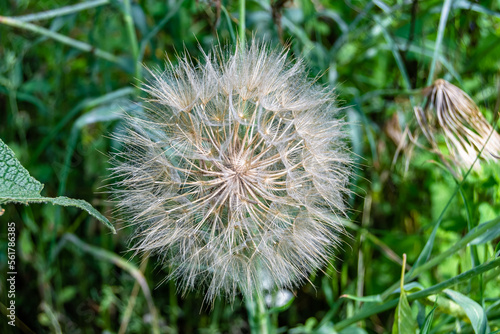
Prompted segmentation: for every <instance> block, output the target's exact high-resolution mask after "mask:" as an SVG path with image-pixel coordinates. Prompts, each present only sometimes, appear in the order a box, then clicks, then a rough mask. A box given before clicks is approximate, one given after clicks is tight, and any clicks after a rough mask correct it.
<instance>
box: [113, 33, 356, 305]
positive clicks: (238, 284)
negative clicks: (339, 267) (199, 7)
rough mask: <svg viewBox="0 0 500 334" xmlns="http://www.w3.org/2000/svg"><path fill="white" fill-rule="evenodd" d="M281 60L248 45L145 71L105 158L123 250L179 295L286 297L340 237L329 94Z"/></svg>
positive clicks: (344, 178) (342, 147)
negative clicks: (128, 233)
mask: <svg viewBox="0 0 500 334" xmlns="http://www.w3.org/2000/svg"><path fill="white" fill-rule="evenodd" d="M287 56H288V55H287V51H286V50H283V51H276V50H270V49H269V48H268V47H267V46H266V45H264V44H260V43H258V42H256V41H252V42H251V44H250V45H248V46H245V47H237V48H236V51H235V52H229V51H228V52H222V51H220V50H219V51H217V50H214V51H213V53H212V54H205V55H204V59H203V61H201V62H200V63H198V64H196V65H194V64H193V63H192V62H191V61H190V60H189V59H188V58H187V57H185V58H182V59H179V65H177V66H173V65H172V64H170V63H168V64H167V69H166V70H165V71H163V72H155V71H152V72H151V74H152V79H151V81H150V82H149V83H148V84H147V85H146V86H145V88H144V90H145V91H146V92H147V93H148V94H149V96H150V97H149V99H148V100H147V101H146V102H145V105H144V112H143V113H142V114H135V115H130V116H128V117H127V119H126V122H127V126H126V131H125V132H124V133H123V134H119V135H117V136H116V138H117V139H118V140H119V141H120V142H122V144H123V149H122V150H121V151H120V152H118V153H116V154H115V155H114V156H113V159H112V162H113V165H114V167H113V168H112V171H113V175H114V176H115V177H117V178H118V181H117V182H116V183H115V185H114V191H113V192H114V196H115V198H116V200H117V201H118V209H119V210H120V211H121V212H123V213H124V215H125V217H127V218H126V219H127V221H129V222H130V224H132V225H135V226H136V228H137V230H136V231H137V232H136V235H135V238H134V241H135V246H134V249H135V250H136V251H137V252H148V253H152V254H157V255H159V256H160V257H162V259H163V260H164V262H165V264H166V265H168V266H169V267H172V268H174V269H173V272H172V273H171V274H170V276H169V277H168V279H177V281H178V286H179V287H180V289H181V290H182V291H183V292H187V291H189V290H192V289H199V288H200V287H202V286H205V289H206V300H207V301H211V300H213V299H214V298H215V297H216V296H218V295H224V296H226V297H228V298H229V299H233V298H234V297H235V295H236V294H238V292H239V291H240V292H242V293H243V294H244V295H249V294H251V293H252V291H253V290H255V289H256V288H257V287H258V286H259V285H260V284H259V282H260V281H262V279H263V277H265V278H266V280H270V282H271V285H272V286H273V287H275V288H293V287H296V286H298V285H300V284H301V283H303V282H304V281H307V280H308V277H309V275H310V274H311V272H314V271H315V270H318V269H320V268H321V267H323V266H324V265H325V264H326V263H328V261H329V259H330V257H331V256H332V255H333V253H334V251H335V249H336V247H337V246H338V244H339V237H338V236H339V234H340V233H343V231H344V230H343V226H342V224H341V217H342V216H344V215H345V212H346V207H345V204H344V200H343V198H344V197H345V195H346V194H347V193H348V192H349V190H348V180H349V174H350V165H351V157H350V153H349V151H348V149H347V148H346V143H345V133H344V130H343V128H344V121H343V120H342V119H340V118H337V117H338V112H339V109H338V108H337V107H336V104H335V97H334V96H333V95H332V92H331V91H330V90H328V89H327V88H324V87H322V86H320V85H318V84H316V83H314V82H311V81H310V80H309V79H308V78H307V73H306V72H305V69H304V66H303V64H302V62H301V61H300V60H298V61H296V62H295V63H291V62H290V61H288V60H287Z"/></svg>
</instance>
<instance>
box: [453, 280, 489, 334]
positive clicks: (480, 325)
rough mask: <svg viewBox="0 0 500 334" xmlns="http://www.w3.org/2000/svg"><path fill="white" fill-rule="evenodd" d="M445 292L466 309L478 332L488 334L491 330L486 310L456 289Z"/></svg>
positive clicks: (478, 333)
mask: <svg viewBox="0 0 500 334" xmlns="http://www.w3.org/2000/svg"><path fill="white" fill-rule="evenodd" d="M444 293H446V294H447V295H448V297H450V298H451V299H453V301H454V302H455V303H457V304H458V305H460V307H462V308H463V309H464V311H465V313H466V314H467V317H468V318H469V320H470V323H471V325H472V328H473V329H474V332H475V333H476V334H486V333H489V332H490V327H489V326H488V318H487V317H486V312H485V311H484V309H483V308H482V307H481V306H480V305H479V304H478V303H476V302H475V301H473V300H472V299H470V298H469V297H467V296H464V295H463V294H461V293H460V292H457V291H454V290H449V289H446V290H444Z"/></svg>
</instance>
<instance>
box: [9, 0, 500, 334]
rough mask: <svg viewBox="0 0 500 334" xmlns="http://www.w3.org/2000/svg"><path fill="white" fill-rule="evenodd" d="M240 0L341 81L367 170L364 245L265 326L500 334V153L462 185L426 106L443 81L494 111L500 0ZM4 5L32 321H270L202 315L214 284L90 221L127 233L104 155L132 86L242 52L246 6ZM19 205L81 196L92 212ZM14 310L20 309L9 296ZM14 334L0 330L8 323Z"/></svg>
mask: <svg viewBox="0 0 500 334" xmlns="http://www.w3.org/2000/svg"><path fill="white" fill-rule="evenodd" d="M245 3H246V8H245V17H246V20H245V32H246V37H247V38H249V37H250V36H251V35H255V36H256V37H257V38H262V39H266V40H268V41H269V43H271V44H272V45H279V44H280V43H288V44H290V48H291V51H292V54H294V55H296V56H301V57H304V58H305V60H306V63H307V66H308V67H309V72H310V75H311V77H316V78H317V80H318V81H319V82H320V83H322V84H325V85H330V86H332V87H336V88H337V89H336V93H337V94H338V96H339V103H340V105H341V106H343V107H344V108H345V117H346V119H347V120H348V121H349V128H348V129H346V130H347V131H348V132H349V135H350V137H351V143H352V150H353V152H354V153H355V154H356V159H357V162H358V163H359V166H358V168H357V169H356V176H354V177H353V180H352V184H353V186H352V190H353V191H354V192H355V193H356V194H357V195H356V196H352V198H350V199H348V201H349V203H350V205H351V207H352V210H351V211H350V212H349V214H348V215H349V217H346V218H348V219H346V230H347V232H348V233H349V234H350V236H349V237H345V239H344V240H343V243H342V245H341V247H339V252H338V256H337V257H336V258H332V259H331V261H330V262H331V263H330V265H329V266H328V267H327V268H325V270H324V272H318V273H316V274H315V275H312V276H311V277H308V283H307V284H305V285H304V286H303V287H302V288H300V289H296V290H294V291H288V293H289V294H290V295H292V296H293V298H291V299H289V300H287V301H286V302H284V304H276V305H274V304H272V303H271V305H270V307H269V310H267V311H268V312H267V315H268V316H269V325H270V327H272V329H274V330H275V331H276V332H277V333H285V332H289V333H343V334H346V333H370V334H372V333H389V332H391V331H392V330H393V328H396V329H398V332H402V331H404V330H408V326H410V327H411V328H416V327H414V326H415V323H418V325H419V328H420V329H421V330H420V333H457V332H461V333H484V332H488V331H491V332H493V333H495V332H499V330H500V311H499V310H500V308H499V306H500V298H499V296H500V288H499V287H500V267H499V266H500V257H499V256H500V255H499V253H500V239H499V238H500V228H499V226H500V223H499V221H500V218H499V217H500V164H498V163H490V164H486V163H484V162H483V161H482V160H481V159H479V160H478V161H477V162H476V164H478V165H479V168H478V169H475V170H471V171H470V173H469V174H466V172H467V171H463V173H462V174H461V175H460V178H459V179H456V178H455V177H454V176H453V175H452V174H451V173H450V172H449V171H448V169H447V168H446V167H444V165H443V163H442V161H440V159H439V157H438V156H437V155H436V154H434V153H432V152H429V151H428V150H427V149H426V147H428V144H427V142H426V141H425V140H422V139H423V136H422V135H420V138H417V137H418V125H417V123H416V120H415V117H414V114H413V107H415V106H419V105H420V106H422V105H424V104H425V100H424V99H423V98H422V96H421V94H420V90H421V89H422V88H424V87H425V86H426V85H427V84H428V83H431V82H433V81H434V80H435V79H437V78H444V79H446V80H448V81H450V82H452V83H453V84H455V85H457V86H458V87H460V88H461V89H463V90H464V91H465V92H467V93H468V94H469V95H470V96H471V97H472V98H473V99H474V100H475V102H476V103H477V104H478V105H479V106H480V109H481V111H482V112H483V113H484V115H485V116H486V118H487V119H488V121H489V122H490V123H492V124H494V123H495V122H496V119H497V114H498V110H497V109H496V108H497V107H496V106H497V105H498V104H497V103H498V100H499V93H498V84H497V81H498V71H499V69H500V61H499V60H498V51H499V47H500V43H499V41H500V21H499V20H500V4H499V3H498V1H493V0H485V1H470V0H469V1H468V0H454V1H448V0H446V1H444V0H443V1H439V0H429V1H389V0H383V1H381V0H376V1H371V0H358V1H349V0H348V1H329V0H318V1H311V0H288V1H279V0H270V1H267V0H246V1H245ZM0 15H1V16H0V133H1V136H2V140H3V141H4V142H5V143H7V144H8V145H9V147H10V149H9V148H7V146H6V145H5V144H4V143H1V145H2V146H1V148H2V159H1V161H2V163H6V162H7V160H8V161H13V162H12V163H13V165H12V166H16V167H15V168H14V170H15V172H14V173H10V172H9V173H10V174H6V172H7V169H6V168H7V167H6V165H2V166H1V167H0V168H2V169H1V170H2V173H1V174H2V175H3V176H2V177H3V179H2V180H0V181H1V182H0V193H2V195H1V196H2V198H1V200H0V202H1V203H2V207H3V209H5V212H3V214H2V215H1V216H0V219H1V221H2V222H15V224H16V247H17V248H16V249H17V254H16V255H17V257H16V264H17V272H18V275H17V280H18V281H17V282H16V284H18V286H19V287H21V286H22V289H21V288H19V289H18V290H17V291H16V305H18V307H17V316H18V318H19V319H20V320H22V321H23V323H24V324H25V325H26V326H27V327H29V328H30V329H31V330H33V331H35V332H37V333H44V332H58V331H61V332H63V333H73V332H81V333H95V332H109V333H125V332H128V333H149V332H152V331H155V332H161V333H197V332H198V333H233V332H248V331H249V329H250V326H251V325H255V323H257V322H258V321H254V322H255V323H254V324H251V322H252V319H249V318H248V315H247V313H246V311H245V305H243V304H242V303H238V302H236V303H235V304H233V305H229V304H227V303H226V302H225V301H224V300H217V301H215V303H214V305H213V309H212V310H205V309H200V308H201V304H202V300H201V299H202V297H201V296H202V295H199V294H197V293H196V292H193V293H188V294H186V295H185V296H182V297H181V296H180V295H177V291H176V287H175V284H174V283H173V282H163V279H164V277H165V276H166V275H167V272H169V270H171V269H170V268H162V266H161V259H158V258H151V259H149V261H147V260H146V259H140V258H134V257H132V255H133V254H131V253H130V252H129V247H128V241H129V237H130V235H131V231H130V228H128V227H126V226H127V224H123V225H121V226H123V227H122V228H117V234H110V233H109V231H108V230H107V229H104V228H103V225H102V224H100V223H99V222H98V220H97V219H95V218H98V219H101V220H102V221H103V222H108V224H109V221H111V222H112V225H113V226H120V221H119V220H118V219H117V218H116V217H114V216H113V215H112V213H111V212H112V210H113V204H112V203H109V202H108V201H107V194H106V193H105V192H103V187H104V189H105V186H106V184H107V182H108V181H107V178H108V177H109V171H108V170H107V168H108V164H107V160H108V158H107V154H108V152H110V151H113V150H115V149H119V147H118V145H119V144H118V143H117V142H116V141H114V140H113V139H112V138H113V134H114V133H116V132H119V131H122V130H121V121H120V118H121V115H122V114H123V112H127V111H128V110H130V109H132V108H141V102H140V101H141V96H142V93H141V91H140V89H138V88H137V87H138V86H140V82H141V81H143V80H147V79H148V73H147V71H145V70H144V69H143V68H142V67H141V66H140V64H141V63H144V64H145V65H147V66H149V67H157V66H160V67H161V66H163V63H164V61H165V57H166V58H168V59H169V60H170V61H172V62H174V63H175V62H176V59H175V55H176V53H182V52H183V51H184V50H187V51H189V53H190V54H192V55H194V57H195V58H197V59H200V58H201V57H202V51H201V49H203V50H208V49H209V48H210V47H211V46H212V45H213V44H214V43H216V42H217V40H220V41H221V42H222V43H223V44H228V43H234V42H235V41H236V39H237V38H238V31H239V28H240V29H241V28H242V27H241V25H240V26H239V27H238V24H239V23H240V22H241V21H240V8H239V4H238V2H237V1H234V2H233V1H228V0H222V1H196V0H180V1H159V0H136V1H132V0H123V1H115V0H89V1H70V0H64V1H55V0H47V1H34V0H7V1H0ZM496 123H498V122H496ZM496 123H495V125H496V126H498V124H496ZM409 134H411V139H410V138H409ZM401 138H406V142H401ZM440 140H444V138H440ZM412 141H416V142H417V143H418V145H412V144H411V143H412ZM442 143H444V141H442ZM441 148H442V154H443V155H445V156H446V154H447V149H446V147H445V145H442V147H441ZM11 149H12V151H11ZM13 152H15V156H16V157H17V158H18V159H19V161H22V162H23V166H24V167H26V169H24V168H23V167H22V166H21V165H20V164H19V162H18V160H17V159H15V158H14V153H13ZM438 161H439V162H438ZM27 170H29V171H30V173H31V175H33V176H35V178H36V179H35V178H33V177H31V176H30V174H29V173H28V172H27ZM4 171H5V172H4ZM37 180H40V182H42V183H44V184H45V188H44V190H43V191H44V195H45V196H46V197H44V196H42V195H41V191H42V187H43V186H42V184H41V183H40V182H39V181H37ZM63 194H64V195H66V196H69V197H72V198H81V199H82V200H85V201H86V202H83V201H81V200H70V199H69V198H65V197H60V196H61V195H63ZM7 202H21V203H27V202H30V203H32V202H51V203H54V204H61V203H62V204H70V205H71V206H76V207H79V208H83V209H84V210H86V211H87V212H89V213H90V214H91V215H88V214H87V212H85V211H80V210H77V209H75V208H70V207H68V208H64V210H62V209H61V208H59V207H58V206H53V205H29V206H26V205H14V204H13V203H10V204H7ZM89 203H91V204H92V207H94V208H96V209H95V210H97V211H95V210H94V209H93V208H92V207H91V206H90V204H89ZM0 214H1V213H0ZM6 225H7V224H0V226H2V228H5V227H4V226H6ZM108 226H110V227H111V225H108ZM5 231H6V230H5V229H4V230H2V231H1V233H0V272H2V273H5V272H6V271H7V270H6V269H7V268H6V263H7V241H6V238H5ZM402 254H407V268H408V270H407V271H406V272H405V275H404V279H403V280H401V278H400V274H401V267H402V263H403V261H402ZM0 276H1V277H4V276H2V275H0ZM401 282H404V286H403V287H402V288H401V287H400V285H401ZM4 283H5V282H3V283H2V284H4ZM398 287H399V288H400V289H399V290H398ZM153 288H155V289H153ZM2 291H3V290H2ZM277 296H278V293H277V292H269V293H267V292H266V294H265V296H264V300H265V301H274V300H275V299H276V298H277ZM405 300H406V302H405ZM0 302H1V303H2V304H3V305H7V304H6V303H7V302H8V299H7V296H6V295H5V294H2V295H1V296H0ZM3 305H0V310H5V308H4V307H3ZM252 306H253V307H257V306H259V305H252ZM262 306H263V305H262V304H261V305H260V307H262ZM417 309H418V311H419V312H418V313H419V314H418V315H417V312H415V311H417ZM405 322H407V323H408V324H407V325H406V326H403V324H404V323H405ZM410 324H411V325H410ZM2 326H5V327H2ZM11 329H12V328H10V327H7V325H6V324H4V322H0V332H2V333H9V332H10V331H11ZM416 330H417V331H418V329H416Z"/></svg>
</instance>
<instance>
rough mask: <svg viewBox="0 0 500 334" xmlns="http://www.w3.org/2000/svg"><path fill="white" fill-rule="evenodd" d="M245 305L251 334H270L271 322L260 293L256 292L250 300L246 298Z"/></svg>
mask: <svg viewBox="0 0 500 334" xmlns="http://www.w3.org/2000/svg"><path fill="white" fill-rule="evenodd" d="M245 304H246V307H247V311H248V322H249V324H250V331H251V333H252V334H268V333H270V325H271V322H270V320H269V312H268V311H267V307H266V303H265V301H264V296H263V293H262V291H256V292H255V293H254V294H253V296H252V298H249V297H247V298H246V299H245Z"/></svg>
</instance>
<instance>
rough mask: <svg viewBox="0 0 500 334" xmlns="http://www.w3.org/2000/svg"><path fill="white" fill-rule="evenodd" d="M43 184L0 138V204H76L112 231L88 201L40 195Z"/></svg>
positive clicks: (106, 220)
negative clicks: (32, 175)
mask: <svg viewBox="0 0 500 334" xmlns="http://www.w3.org/2000/svg"><path fill="white" fill-rule="evenodd" d="M42 189H43V184H41V183H40V182H38V181H37V180H35V179H34V178H33V177H31V176H30V174H29V172H28V171H27V170H26V169H25V168H24V167H23V166H22V165H21V163H20V162H19V161H18V160H17V159H16V157H15V156H14V152H12V150H11V149H10V148H9V147H8V146H7V145H5V143H4V142H3V141H2V140H1V139H0V204H7V203H10V202H13V203H22V204H28V203H52V204H54V205H61V206H76V207H77V208H80V209H82V210H85V211H87V212H88V213H89V214H91V215H92V216H94V217H95V218H97V219H99V220H100V221H101V222H102V223H104V224H105V225H106V226H107V227H108V228H109V229H111V231H113V233H116V230H115V228H114V227H113V225H112V224H111V223H110V222H109V220H108V219H107V218H106V217H104V216H103V215H102V214H100V213H99V211H97V210H96V209H94V208H93V207H92V205H90V204H89V203H87V202H85V201H83V200H79V199H72V198H68V197H64V196H59V197H56V198H50V197H42V195H41V194H40V193H41V191H42Z"/></svg>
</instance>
